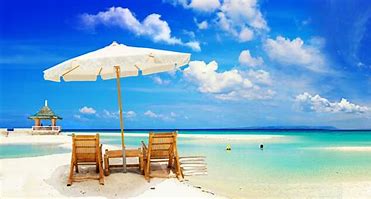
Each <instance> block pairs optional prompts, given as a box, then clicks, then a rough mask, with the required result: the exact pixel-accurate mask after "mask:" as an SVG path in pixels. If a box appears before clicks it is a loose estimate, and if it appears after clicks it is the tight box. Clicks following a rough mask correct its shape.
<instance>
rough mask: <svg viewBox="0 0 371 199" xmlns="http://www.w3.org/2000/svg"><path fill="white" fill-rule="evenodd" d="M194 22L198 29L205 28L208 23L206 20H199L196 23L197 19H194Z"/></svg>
mask: <svg viewBox="0 0 371 199" xmlns="http://www.w3.org/2000/svg"><path fill="white" fill-rule="evenodd" d="M195 23H196V25H197V27H198V29H200V30H205V29H207V28H208V27H209V23H208V22H207V21H206V20H205V21H201V22H200V23H198V22H197V20H196V19H195Z"/></svg>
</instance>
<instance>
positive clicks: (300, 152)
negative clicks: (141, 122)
mask: <svg viewBox="0 0 371 199" xmlns="http://www.w3.org/2000/svg"><path fill="white" fill-rule="evenodd" d="M180 133H195V134H210V132H209V131H208V132H205V131H199V132H180ZM217 133H219V134H227V133H228V132H222V133H221V132H217ZM234 133H235V134H236V132H234ZM237 134H247V135H251V136H254V135H259V134H264V135H280V137H278V138H274V139H268V140H266V139H261V140H259V139H254V140H228V139H205V138H179V141H178V144H179V146H178V147H179V152H180V154H181V155H183V156H186V155H204V156H206V157H207V164H208V175H207V176H199V177H188V178H187V179H189V180H190V181H191V183H193V184H195V185H200V186H202V187H204V188H206V189H209V190H212V191H216V192H217V193H220V194H224V195H227V196H233V197H247V196H251V197H256V196H257V195H258V196H262V197H264V194H262V193H267V192H268V193H269V192H271V193H272V194H273V195H275V196H279V197H286V196H287V197H293V196H294V197H295V195H296V194H297V193H295V192H294V193H292V194H291V195H285V192H288V190H291V192H292V190H295V189H302V190H304V191H307V193H306V194H311V193H312V189H313V186H319V187H321V185H323V184H329V185H330V184H332V183H352V182H362V181H371V172H370V170H371V151H356V152H354V151H337V150H326V149H325V147H343V146H363V147H365V146H366V147H371V131H289V132H286V131H272V132H269V131H264V132H259V131H258V132H251V131H249V132H237ZM125 139H126V141H125V142H126V144H127V146H128V147H138V146H139V142H140V140H144V141H146V142H147V139H148V138H146V137H140V138H138V137H126V138H125ZM102 140H104V141H103V142H106V143H109V144H118V145H119V144H120V139H118V137H114V136H112V137H109V136H107V137H106V136H102ZM227 144H230V145H231V146H232V150H231V151H226V150H225V147H226V146H227ZM260 144H264V149H263V150H260V149H259V145H260ZM330 187H331V186H330ZM335 188H336V187H335V186H332V187H331V188H330V189H333V190H332V191H333V192H334V193H333V194H332V195H319V196H320V197H321V196H329V197H336V194H338V192H339V191H341V188H339V189H335ZM320 189H322V188H314V190H317V191H318V190H320ZM328 191H330V190H328ZM324 193H326V190H325V191H324ZM280 194H283V195H280ZM269 196H272V195H267V197H269ZM314 196H318V195H314ZM370 197H371V196H370Z"/></svg>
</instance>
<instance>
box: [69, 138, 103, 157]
mask: <svg viewBox="0 0 371 199" xmlns="http://www.w3.org/2000/svg"><path fill="white" fill-rule="evenodd" d="M72 148H73V149H72V152H73V153H75V154H74V155H75V158H76V160H77V161H78V162H96V161H97V157H98V154H99V150H100V148H99V134H96V135H75V134H72Z"/></svg>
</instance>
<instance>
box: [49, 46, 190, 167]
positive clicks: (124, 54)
mask: <svg viewBox="0 0 371 199" xmlns="http://www.w3.org/2000/svg"><path fill="white" fill-rule="evenodd" d="M190 56H191V55H190V54H188V53H178V52H173V51H165V50H156V49H150V48H139V47H130V46H126V45H123V44H118V43H117V42H113V43H112V44H111V45H109V46H106V47H104V48H101V49H98V50H96V51H93V52H90V53H87V54H84V55H81V56H78V57H75V58H72V59H69V60H67V61H64V62H62V63H60V64H58V65H56V66H53V67H51V68H49V69H47V70H45V71H44V79H45V80H50V81H55V82H60V81H61V78H63V80H64V81H96V80H97V77H98V76H100V77H101V78H102V79H103V80H108V79H114V78H116V80H117V91H118V104H119V110H120V129H121V142H122V155H123V168H124V172H126V157H125V142H124V121H123V117H122V102H121V89H120V78H121V77H130V76H138V75H139V73H140V72H141V73H142V75H149V74H153V73H160V72H165V71H171V70H174V69H176V68H177V67H181V66H184V65H186V64H188V62H189V60H190Z"/></svg>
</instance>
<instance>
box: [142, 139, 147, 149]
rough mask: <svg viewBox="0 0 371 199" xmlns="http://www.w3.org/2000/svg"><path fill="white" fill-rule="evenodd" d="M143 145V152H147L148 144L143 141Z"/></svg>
mask: <svg viewBox="0 0 371 199" xmlns="http://www.w3.org/2000/svg"><path fill="white" fill-rule="evenodd" d="M141 143H142V150H145V151H147V146H146V143H144V142H143V141H141Z"/></svg>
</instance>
